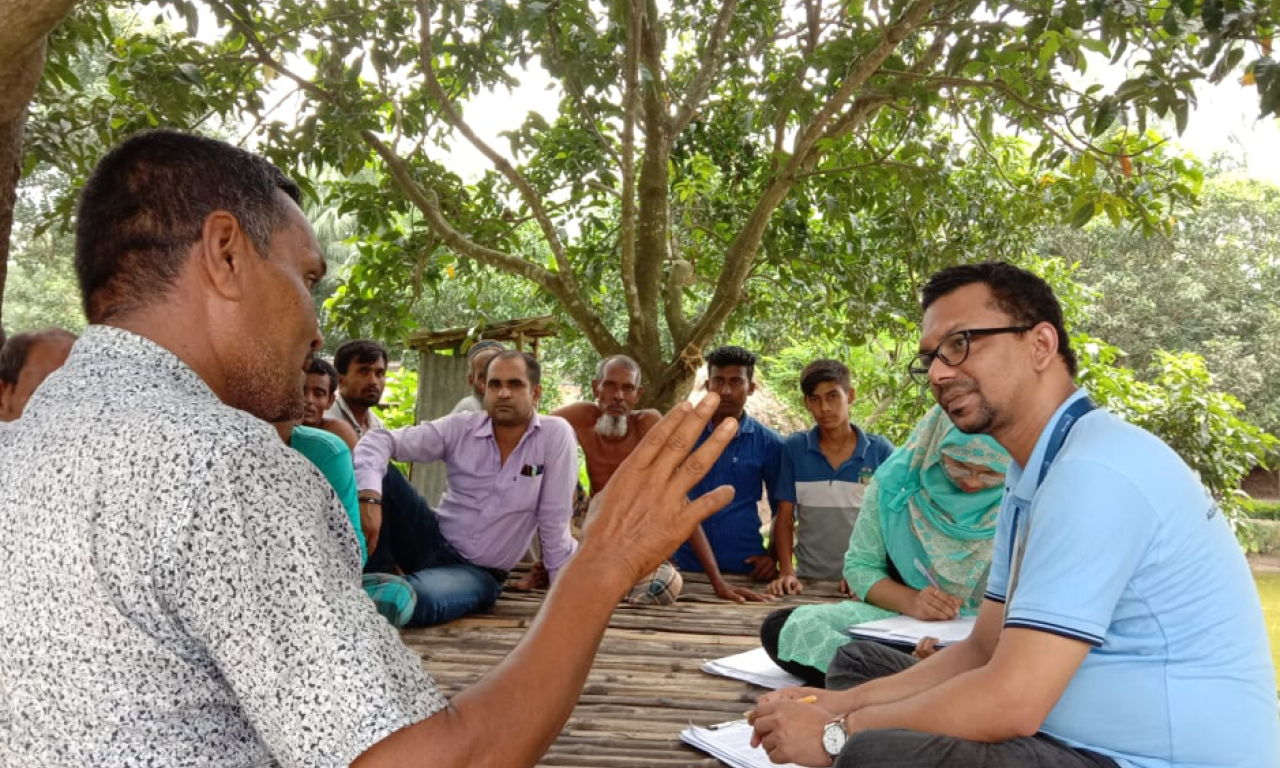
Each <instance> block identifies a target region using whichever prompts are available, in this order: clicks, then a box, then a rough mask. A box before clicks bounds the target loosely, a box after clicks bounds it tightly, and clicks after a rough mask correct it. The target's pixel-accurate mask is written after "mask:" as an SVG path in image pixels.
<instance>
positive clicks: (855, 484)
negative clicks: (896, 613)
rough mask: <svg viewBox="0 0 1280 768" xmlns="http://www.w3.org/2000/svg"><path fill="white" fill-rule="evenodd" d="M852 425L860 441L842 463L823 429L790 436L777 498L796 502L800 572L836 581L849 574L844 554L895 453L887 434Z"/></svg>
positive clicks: (784, 454)
mask: <svg viewBox="0 0 1280 768" xmlns="http://www.w3.org/2000/svg"><path fill="white" fill-rule="evenodd" d="M849 426H851V427H853V431H854V433H855V434H856V435H857V436H858V444H857V446H856V447H855V448H854V449H853V454H852V455H851V456H850V457H849V458H847V459H845V460H844V462H843V463H842V464H841V465H840V466H838V467H834V468H833V467H832V466H831V462H830V461H827V457H826V455H825V454H823V452H822V445H821V440H822V431H821V429H822V428H821V427H814V428H813V429H810V430H808V431H807V432H796V433H794V434H791V435H788V436H787V441H786V444H785V445H784V446H783V448H782V471H781V472H779V474H778V493H777V497H778V501H789V502H791V503H792V504H794V505H795V519H796V521H797V523H798V530H797V532H796V540H795V556H796V575H798V576H800V577H802V578H806V579H831V580H833V581H834V580H836V579H839V578H841V577H842V576H843V575H844V573H843V571H844V553H845V550H846V549H848V548H849V534H851V533H853V524H854V522H855V521H857V519H858V513H859V512H860V511H861V510H862V498H863V496H864V495H865V493H866V490H867V483H869V482H870V481H871V475H872V474H873V473H874V472H875V471H876V468H877V467H879V466H880V465H881V464H882V463H884V461H885V459H887V458H889V455H890V454H892V453H893V443H891V442H889V441H888V440H886V439H885V438H883V437H881V436H880V435H869V434H867V433H866V432H863V431H862V430H861V429H859V428H858V426H857V425H856V424H850V425H849Z"/></svg>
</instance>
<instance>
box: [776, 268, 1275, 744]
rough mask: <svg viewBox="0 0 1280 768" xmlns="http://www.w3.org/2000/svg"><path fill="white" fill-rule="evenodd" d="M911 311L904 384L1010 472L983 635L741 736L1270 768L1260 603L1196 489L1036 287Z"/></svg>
mask: <svg viewBox="0 0 1280 768" xmlns="http://www.w3.org/2000/svg"><path fill="white" fill-rule="evenodd" d="M922 303H923V309H924V325H923V335H922V338H921V340H920V354H919V356H917V357H916V358H915V360H914V361H913V362H912V364H911V374H912V376H914V377H916V378H917V380H919V381H921V382H922V383H924V384H927V385H928V386H929V387H930V388H931V389H932V391H933V395H934V397H935V398H936V399H937V401H938V403H939V404H940V405H941V406H942V407H943V409H944V410H945V411H946V412H947V415H948V416H950V418H951V420H952V421H953V422H954V423H955V425H956V426H957V427H958V428H960V429H961V430H962V431H964V432H968V433H970V434H986V435H990V436H992V437H994V438H995V439H996V440H997V441H998V442H999V443H1000V444H1001V445H1003V446H1004V447H1005V448H1006V449H1007V450H1008V451H1009V454H1010V455H1011V456H1012V458H1013V463H1011V464H1010V465H1009V470H1008V473H1007V476H1006V492H1005V497H1004V504H1003V506H1002V507H1001V510H1000V517H999V522H998V524H997V527H996V537H995V541H996V544H995V552H994V555H993V558H992V564H991V574H990V578H989V580H988V582H987V591H986V599H985V601H984V602H983V604H982V607H981V609H980V612H979V614H978V619H977V625H976V626H975V628H974V630H973V632H972V634H971V635H970V636H969V638H968V639H967V640H965V641H963V642H960V643H957V644H955V645H950V646H947V647H946V648H944V649H943V650H942V651H940V652H938V653H936V654H934V655H933V656H931V657H929V658H928V659H925V660H924V661H922V662H920V663H918V664H915V665H913V666H911V667H909V668H908V669H906V670H905V671H902V672H899V673H898V674H895V675H892V676H889V677H883V678H880V679H877V680H872V681H870V682H867V683H864V684H862V685H859V686H857V687H855V688H852V689H850V690H848V691H841V692H827V691H820V692H813V691H810V690H806V689H790V690H787V691H781V692H778V693H775V694H771V695H769V696H766V697H764V700H763V701H762V704H761V705H760V706H759V707H758V708H757V709H756V711H755V713H754V715H753V722H754V725H755V737H754V738H755V741H756V742H761V743H763V744H764V747H765V749H766V750H768V753H769V756H770V757H771V758H772V759H773V760H775V761H777V762H796V763H800V764H802V765H813V766H819V765H830V764H831V763H832V761H834V762H835V764H836V765H838V766H848V767H849V768H852V767H853V766H871V765H874V766H880V767H882V768H885V767H888V768H897V767H900V766H912V767H913V768H919V767H932V766H943V765H945V766H979V765H981V766H984V768H1005V767H1006V766H1008V767H1009V768H1013V766H1028V765H1034V766H1053V768H1116V766H1120V768H1172V767H1173V766H1188V767H1190V766H1196V767H1198V768H1203V767H1207V766H1221V767H1222V768H1226V767H1227V766H1231V767H1232V768H1246V767H1250V768H1252V767H1253V766H1256V767H1257V768H1272V767H1273V766H1276V765H1280V722H1278V721H1277V707H1276V694H1275V690H1276V689H1275V670H1274V669H1273V668H1272V666H1271V658H1270V651H1269V649H1268V645H1267V634H1266V627H1265V625H1264V623H1263V618H1262V609H1261V606H1260V605H1259V602H1258V594H1257V591H1256V589H1255V587H1254V584H1253V579H1252V578H1251V576H1250V574H1249V567H1248V565H1247V564H1246V562H1245V559H1244V555H1243V554H1242V552H1241V550H1240V545H1239V544H1238V543H1237V542H1236V539H1235V536H1234V534H1233V533H1232V531H1231V527H1230V526H1229V525H1228V523H1227V521H1226V520H1225V519H1224V518H1223V515H1222V513H1221V512H1220V511H1219V509H1218V505H1217V503H1216V502H1215V501H1214V500H1213V498H1212V497H1211V496H1210V495H1209V494H1208V492H1206V491H1205V489H1204V487H1203V486H1202V485H1201V484H1200V481H1199V479H1198V478H1197V477H1196V475H1195V473H1194V472H1192V471H1191V469H1190V468H1189V467H1187V465H1186V464H1185V463H1184V462H1183V461H1182V459H1180V458H1179V457H1178V455H1177V454H1175V453H1174V452H1173V451H1172V450H1171V449H1170V448H1169V447H1168V446H1167V445H1165V444H1164V443H1163V442H1161V441H1160V440H1159V439H1158V438H1156V437H1155V436H1154V435H1152V434H1150V433H1148V432H1146V431H1144V430H1142V429H1139V428H1137V427H1135V426H1132V425H1130V424H1127V423H1125V422H1124V421H1122V420H1121V419H1119V418H1117V417H1116V416H1113V415H1112V414H1110V413H1107V412H1106V411H1104V410H1101V409H1098V408H1096V407H1095V406H1094V405H1093V403H1092V402H1091V401H1090V400H1089V398H1088V396H1087V395H1086V394H1085V393H1084V392H1083V391H1081V390H1079V389H1077V388H1076V384H1075V381H1074V378H1075V374H1076V358H1075V353H1074V351H1073V350H1072V349H1071V347H1070V345H1069V343H1068V337H1067V334H1066V330H1065V329H1064V327H1063V320H1062V309H1061V307H1060V306H1059V304H1058V300H1057V298H1056V297H1055V296H1054V295H1053V291H1052V289H1051V288H1050V287H1049V285H1048V284H1047V283H1046V282H1045V281H1044V280H1042V279H1041V278H1039V277H1037V276H1036V275H1033V274H1031V273H1030V272H1027V271H1025V270H1022V269H1019V268H1017V267H1014V266H1011V265H1009V264H1001V263H990V264H978V265H966V266H958V267H952V268H950V269H946V270H943V271H942V272H939V273H938V274H936V275H934V276H933V277H932V278H931V279H930V280H929V283H928V284H927V285H926V286H925V289H924V300H923V302H922ZM840 658H841V657H840V656H837V659H836V663H837V664H838V662H839V660H840ZM832 671H835V668H834V667H833V670H832ZM806 695H815V696H816V697H817V699H816V703H814V704H806V705H802V704H800V703H799V702H798V701H796V699H797V698H799V697H802V696H806Z"/></svg>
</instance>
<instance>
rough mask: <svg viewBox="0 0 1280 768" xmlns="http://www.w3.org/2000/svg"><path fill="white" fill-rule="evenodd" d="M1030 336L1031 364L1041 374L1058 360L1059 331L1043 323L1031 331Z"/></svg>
mask: <svg viewBox="0 0 1280 768" xmlns="http://www.w3.org/2000/svg"><path fill="white" fill-rule="evenodd" d="M1030 334H1031V354H1032V359H1031V364H1032V367H1033V368H1034V369H1035V371H1036V372H1037V373H1040V372H1043V371H1044V370H1045V369H1047V368H1048V367H1049V366H1050V365H1052V364H1053V361H1054V360H1057V359H1058V331H1057V329H1055V328H1054V327H1053V324H1051V323H1047V322H1041V323H1039V324H1038V325H1036V327H1034V328H1032V329H1031V331H1030Z"/></svg>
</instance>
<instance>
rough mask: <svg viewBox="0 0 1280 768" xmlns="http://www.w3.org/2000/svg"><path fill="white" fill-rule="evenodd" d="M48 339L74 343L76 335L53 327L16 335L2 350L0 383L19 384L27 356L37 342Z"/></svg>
mask: <svg viewBox="0 0 1280 768" xmlns="http://www.w3.org/2000/svg"><path fill="white" fill-rule="evenodd" d="M46 339H65V340H67V341H72V342H74V341H75V340H76V335H75V334H74V333H72V332H71V331H64V330H63V329H61V328H53V327H50V328H41V329H40V330H38V331H26V332H24V333H15V334H14V335H13V336H12V337H10V338H9V340H8V341H6V342H5V344H4V348H3V349H0V382H3V383H5V384H10V385H12V384H17V383H18V375H19V374H21V373H22V368H23V366H25V365H26V364H27V355H29V354H31V348H32V347H34V346H35V345H36V342H38V341H44V340H46Z"/></svg>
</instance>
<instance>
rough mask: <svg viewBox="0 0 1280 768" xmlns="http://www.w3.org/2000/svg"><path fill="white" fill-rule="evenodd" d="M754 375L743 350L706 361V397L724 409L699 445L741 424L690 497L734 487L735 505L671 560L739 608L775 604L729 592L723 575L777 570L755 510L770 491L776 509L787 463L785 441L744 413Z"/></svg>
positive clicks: (724, 351) (752, 360)
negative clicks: (724, 425) (713, 396)
mask: <svg viewBox="0 0 1280 768" xmlns="http://www.w3.org/2000/svg"><path fill="white" fill-rule="evenodd" d="M755 370H756V356H755V355H754V354H753V353H751V352H748V351H747V350H745V349H743V348H742V347H720V348H719V349H716V350H714V351H713V352H711V354H709V355H707V391H709V392H715V393H717V394H719V395H720V405H719V407H718V408H717V409H716V412H715V415H714V416H712V417H711V422H710V423H709V424H707V428H706V429H705V430H703V432H702V435H701V436H700V437H699V438H698V445H701V444H702V443H703V441H705V440H706V439H707V438H708V437H710V436H711V433H712V432H713V431H714V430H715V429H716V427H718V426H720V422H722V421H724V420H725V419H729V418H734V419H737V420H738V433H737V434H736V435H734V437H733V441H732V442H730V443H729V446H728V447H727V448H725V449H724V453H722V454H720V459H719V460H718V461H717V462H716V463H715V465H714V466H712V467H711V471H709V472H707V475H706V477H704V478H702V481H701V482H699V483H698V484H697V485H695V486H694V487H693V489H692V490H691V491H689V498H690V499H696V498H698V497H700V496H702V495H703V494H706V493H710V492H711V491H713V490H715V489H716V488H718V487H720V486H722V485H732V486H733V501H731V502H730V503H729V504H728V506H726V507H725V508H724V509H722V510H720V511H719V512H717V513H715V514H714V515H712V516H711V517H709V518H707V519H706V520H704V521H703V522H702V525H701V526H700V527H699V528H695V529H694V531H693V536H692V537H690V538H689V540H688V541H687V542H685V543H684V544H682V545H680V548H679V549H677V550H676V553H675V554H674V555H673V556H672V557H671V562H672V563H673V564H675V566H676V567H677V568H679V569H680V570H682V571H705V572H706V574H707V580H708V581H710V582H711V587H712V588H713V589H714V590H715V592H716V595H718V596H720V597H722V598H724V599H726V600H733V601H735V602H739V603H741V602H743V601H745V600H754V601H766V600H769V599H770V598H769V597H768V596H767V595H762V594H760V593H758V592H755V591H754V590H751V589H747V588H746V587H731V586H729V584H728V583H727V582H725V580H724V578H723V577H721V575H720V573H721V571H724V572H726V573H752V572H753V571H754V570H755V569H756V567H757V566H759V565H762V564H765V563H767V564H769V565H770V566H772V557H770V556H769V555H768V554H766V553H765V551H764V537H762V536H761V535H760V515H759V513H758V512H757V511H756V505H757V504H759V502H760V497H761V495H762V494H763V493H764V491H765V489H768V493H769V501H770V502H771V503H772V502H773V501H774V500H775V499H776V497H777V487H778V469H779V466H780V465H781V462H782V437H781V436H779V435H778V433H777V432H774V431H773V430H772V429H769V428H768V427H766V426H765V425H763V424H761V423H760V422H758V421H756V420H755V419H753V418H751V417H750V416H748V415H747V413H746V410H745V409H746V405H747V398H748V397H750V396H751V393H753V392H755V391H756V383H755ZM770 570H772V568H771V567H770Z"/></svg>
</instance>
